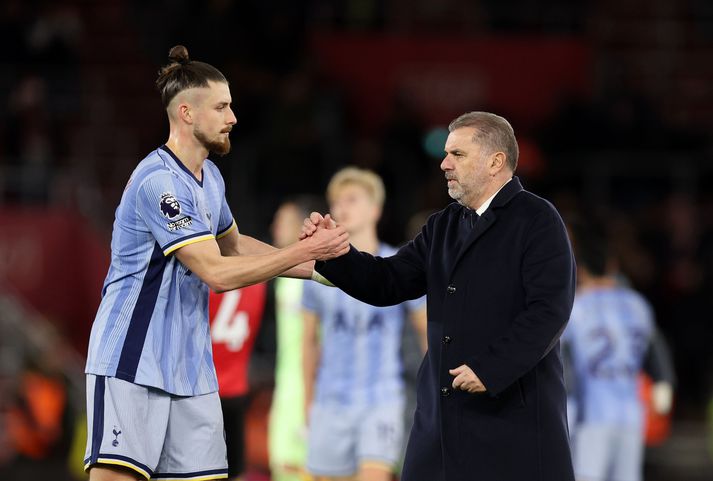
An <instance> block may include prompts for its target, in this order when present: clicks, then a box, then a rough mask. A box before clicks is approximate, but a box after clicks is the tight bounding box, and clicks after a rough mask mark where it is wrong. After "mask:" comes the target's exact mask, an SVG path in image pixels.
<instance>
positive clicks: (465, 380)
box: [448, 364, 487, 393]
mask: <svg viewBox="0 0 713 481" xmlns="http://www.w3.org/2000/svg"><path fill="white" fill-rule="evenodd" d="M448 372H449V373H450V375H451V376H455V379H453V389H461V390H463V391H466V392H470V393H477V392H485V391H486V390H487V389H485V386H484V385H483V383H482V382H480V379H478V376H476V375H475V373H474V372H473V370H472V369H471V368H469V367H468V366H466V365H465V364H461V365H460V366H458V367H457V368H455V369H451V370H450V371H448Z"/></svg>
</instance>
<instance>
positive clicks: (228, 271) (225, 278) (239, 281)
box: [204, 244, 310, 292]
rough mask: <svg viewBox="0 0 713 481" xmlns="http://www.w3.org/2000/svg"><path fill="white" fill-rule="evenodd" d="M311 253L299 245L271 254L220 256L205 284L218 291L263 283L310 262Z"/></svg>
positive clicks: (271, 252)
mask: <svg viewBox="0 0 713 481" xmlns="http://www.w3.org/2000/svg"><path fill="white" fill-rule="evenodd" d="M309 257H310V256H309V250H308V249H307V248H305V247H303V246H301V245H299V244H294V245H292V246H290V247H286V248H284V249H274V248H273V249H272V250H271V251H270V252H268V253H264V254H257V255H240V256H231V257H221V258H220V261H219V262H217V265H216V266H214V268H213V269H212V275H211V279H210V280H206V279H204V280H205V281H206V283H207V284H208V285H209V286H210V287H211V288H212V289H213V290H215V291H216V292H224V291H230V290H233V289H240V288H241V287H246V286H250V285H253V284H257V283H259V282H264V281H267V280H269V279H272V278H273V277H276V276H278V275H280V274H282V273H283V272H285V271H286V270H289V269H291V268H292V267H295V266H296V265H300V264H303V263H304V262H307V261H308V260H309Z"/></svg>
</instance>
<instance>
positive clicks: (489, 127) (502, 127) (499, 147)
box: [448, 112, 520, 172]
mask: <svg viewBox="0 0 713 481" xmlns="http://www.w3.org/2000/svg"><path fill="white" fill-rule="evenodd" d="M461 127H473V128H475V134H474V135H473V142H478V143H480V144H482V145H484V146H485V147H486V148H488V149H489V150H490V152H488V153H489V154H492V153H495V152H503V153H504V154H505V161H506V162H507V165H508V167H510V169H511V170H512V171H513V172H515V169H516V168H517V159H518V157H519V156H520V150H519V148H518V146H517V140H516V139H515V131H514V130H513V128H512V125H510V122H508V121H507V120H505V119H504V118H503V117H501V116H499V115H495V114H491V113H490V112H468V113H465V114H463V115H461V116H460V117H458V118H457V119H455V120H454V121H453V122H451V123H450V124H449V125H448V131H449V132H453V131H454V130H456V129H460V128H461Z"/></svg>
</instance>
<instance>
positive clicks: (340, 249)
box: [300, 226, 349, 261]
mask: <svg viewBox="0 0 713 481" xmlns="http://www.w3.org/2000/svg"><path fill="white" fill-rule="evenodd" d="M300 242H305V243H306V244H308V245H309V248H310V252H311V256H312V258H313V259H316V260H318V261H326V260H329V259H334V258H335V257H339V256H342V255H344V254H346V253H347V252H349V234H348V233H347V231H346V229H345V228H344V227H340V226H335V227H334V228H330V229H326V228H322V227H321V226H320V228H319V229H317V230H315V232H314V233H312V235H310V236H309V237H307V238H304V239H303V240H301V241H300Z"/></svg>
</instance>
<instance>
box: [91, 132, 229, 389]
mask: <svg viewBox="0 0 713 481" xmlns="http://www.w3.org/2000/svg"><path fill="white" fill-rule="evenodd" d="M234 228H237V226H236V224H235V221H234V220H233V216H232V214H231V212H230V208H229V207H228V205H227V202H226V200H225V184H224V182H223V178H222V176H221V175H220V172H219V171H218V168H217V167H216V166H215V164H214V163H213V162H211V161H210V160H206V161H205V164H204V166H203V171H202V179H200V180H199V179H197V178H196V177H195V176H194V175H193V173H191V172H190V171H189V170H188V169H187V168H186V167H185V166H184V165H183V164H182V163H181V162H180V161H179V160H178V158H177V157H176V156H175V155H174V154H173V152H171V151H170V150H169V149H168V147H166V146H162V147H161V148H159V149H157V150H155V151H153V152H151V154H149V155H148V156H147V157H146V158H145V159H144V160H142V161H141V162H140V163H139V165H138V166H137V167H136V169H135V170H134V172H133V174H132V175H131V177H130V179H129V182H128V184H127V186H126V189H125V190H124V193H123V195H122V198H121V202H120V203H119V207H118V208H117V209H116V215H115V220H114V227H113V233H112V241H111V265H110V267H109V273H108V274H107V277H106V280H105V281H104V287H103V289H102V300H101V304H100V306H99V311H98V312H97V315H96V318H95V320H94V324H93V326H92V332H91V337H90V340H89V353H88V357H87V366H86V372H87V373H89V374H97V375H104V376H114V377H117V378H119V379H124V380H126V381H129V382H133V383H136V384H141V385H145V386H153V387H156V388H159V389H162V390H163V391H166V392H169V393H172V394H177V395H198V394H205V393H209V392H214V391H217V390H218V381H217V378H216V374H215V367H214V365H213V355H212V351H211V343H210V334H209V325H208V286H207V285H206V284H205V283H204V282H203V281H202V280H201V279H199V278H198V277H197V276H196V275H195V274H193V273H191V272H190V271H189V270H188V269H187V268H186V267H185V266H184V265H183V264H181V263H180V262H179V261H178V259H176V257H175V256H174V255H172V254H173V253H174V252H175V251H176V250H177V249H179V248H180V247H183V246H186V245H188V244H191V243H194V242H199V241H203V240H207V239H213V238H220V237H222V236H224V235H226V234H227V233H229V232H230V231H232V230H233V229H234Z"/></svg>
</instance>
